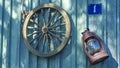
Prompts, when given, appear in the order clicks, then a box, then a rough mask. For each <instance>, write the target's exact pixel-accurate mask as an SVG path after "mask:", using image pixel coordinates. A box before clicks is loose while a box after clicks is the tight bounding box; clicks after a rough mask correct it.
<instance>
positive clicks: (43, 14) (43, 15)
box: [41, 9, 46, 25]
mask: <svg viewBox="0 0 120 68" xmlns="http://www.w3.org/2000/svg"><path fill="white" fill-rule="evenodd" d="M41 13H42V17H43V22H44V23H45V25H46V20H45V13H44V11H43V9H41Z"/></svg>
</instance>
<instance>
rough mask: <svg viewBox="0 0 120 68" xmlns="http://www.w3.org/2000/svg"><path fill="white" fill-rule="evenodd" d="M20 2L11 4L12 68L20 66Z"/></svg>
mask: <svg viewBox="0 0 120 68" xmlns="http://www.w3.org/2000/svg"><path fill="white" fill-rule="evenodd" d="M19 3H20V1H16V0H12V2H11V10H12V12H11V17H12V18H11V32H10V33H11V39H10V40H11V41H10V42H11V43H10V45H11V46H10V67H11V68H15V67H18V66H17V65H18V64H19V63H18V62H19V48H18V47H19V44H20V43H19V42H20V40H19V39H20V23H21V22H20V18H19V17H20V8H17V7H19V5H20V4H19Z"/></svg>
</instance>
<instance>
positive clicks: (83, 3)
mask: <svg viewBox="0 0 120 68" xmlns="http://www.w3.org/2000/svg"><path fill="white" fill-rule="evenodd" d="M76 3H77V10H76V12H77V16H76V17H77V24H76V27H75V28H76V29H77V30H76V31H77V40H76V41H77V44H76V45H77V47H76V50H77V57H76V58H77V59H76V60H77V65H76V66H77V68H86V55H85V54H84V52H83V49H82V41H81V38H82V34H81V32H83V31H84V30H85V29H86V23H87V19H86V16H87V15H86V13H87V0H77V2H76Z"/></svg>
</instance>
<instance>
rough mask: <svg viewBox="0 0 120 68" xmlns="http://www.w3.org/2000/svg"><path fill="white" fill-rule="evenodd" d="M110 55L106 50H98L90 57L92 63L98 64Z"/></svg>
mask: <svg viewBox="0 0 120 68" xmlns="http://www.w3.org/2000/svg"><path fill="white" fill-rule="evenodd" d="M108 57H109V56H108V54H107V53H106V52H104V51H102V52H98V53H95V54H94V55H93V56H91V57H90V62H91V64H93V65H94V64H97V63H99V62H101V61H103V60H105V59H107V58H108Z"/></svg>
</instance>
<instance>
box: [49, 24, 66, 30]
mask: <svg viewBox="0 0 120 68" xmlns="http://www.w3.org/2000/svg"><path fill="white" fill-rule="evenodd" d="M63 25H65V23H63V24H59V25H56V26H51V27H48V28H49V29H52V28H56V27H59V26H63Z"/></svg>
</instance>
